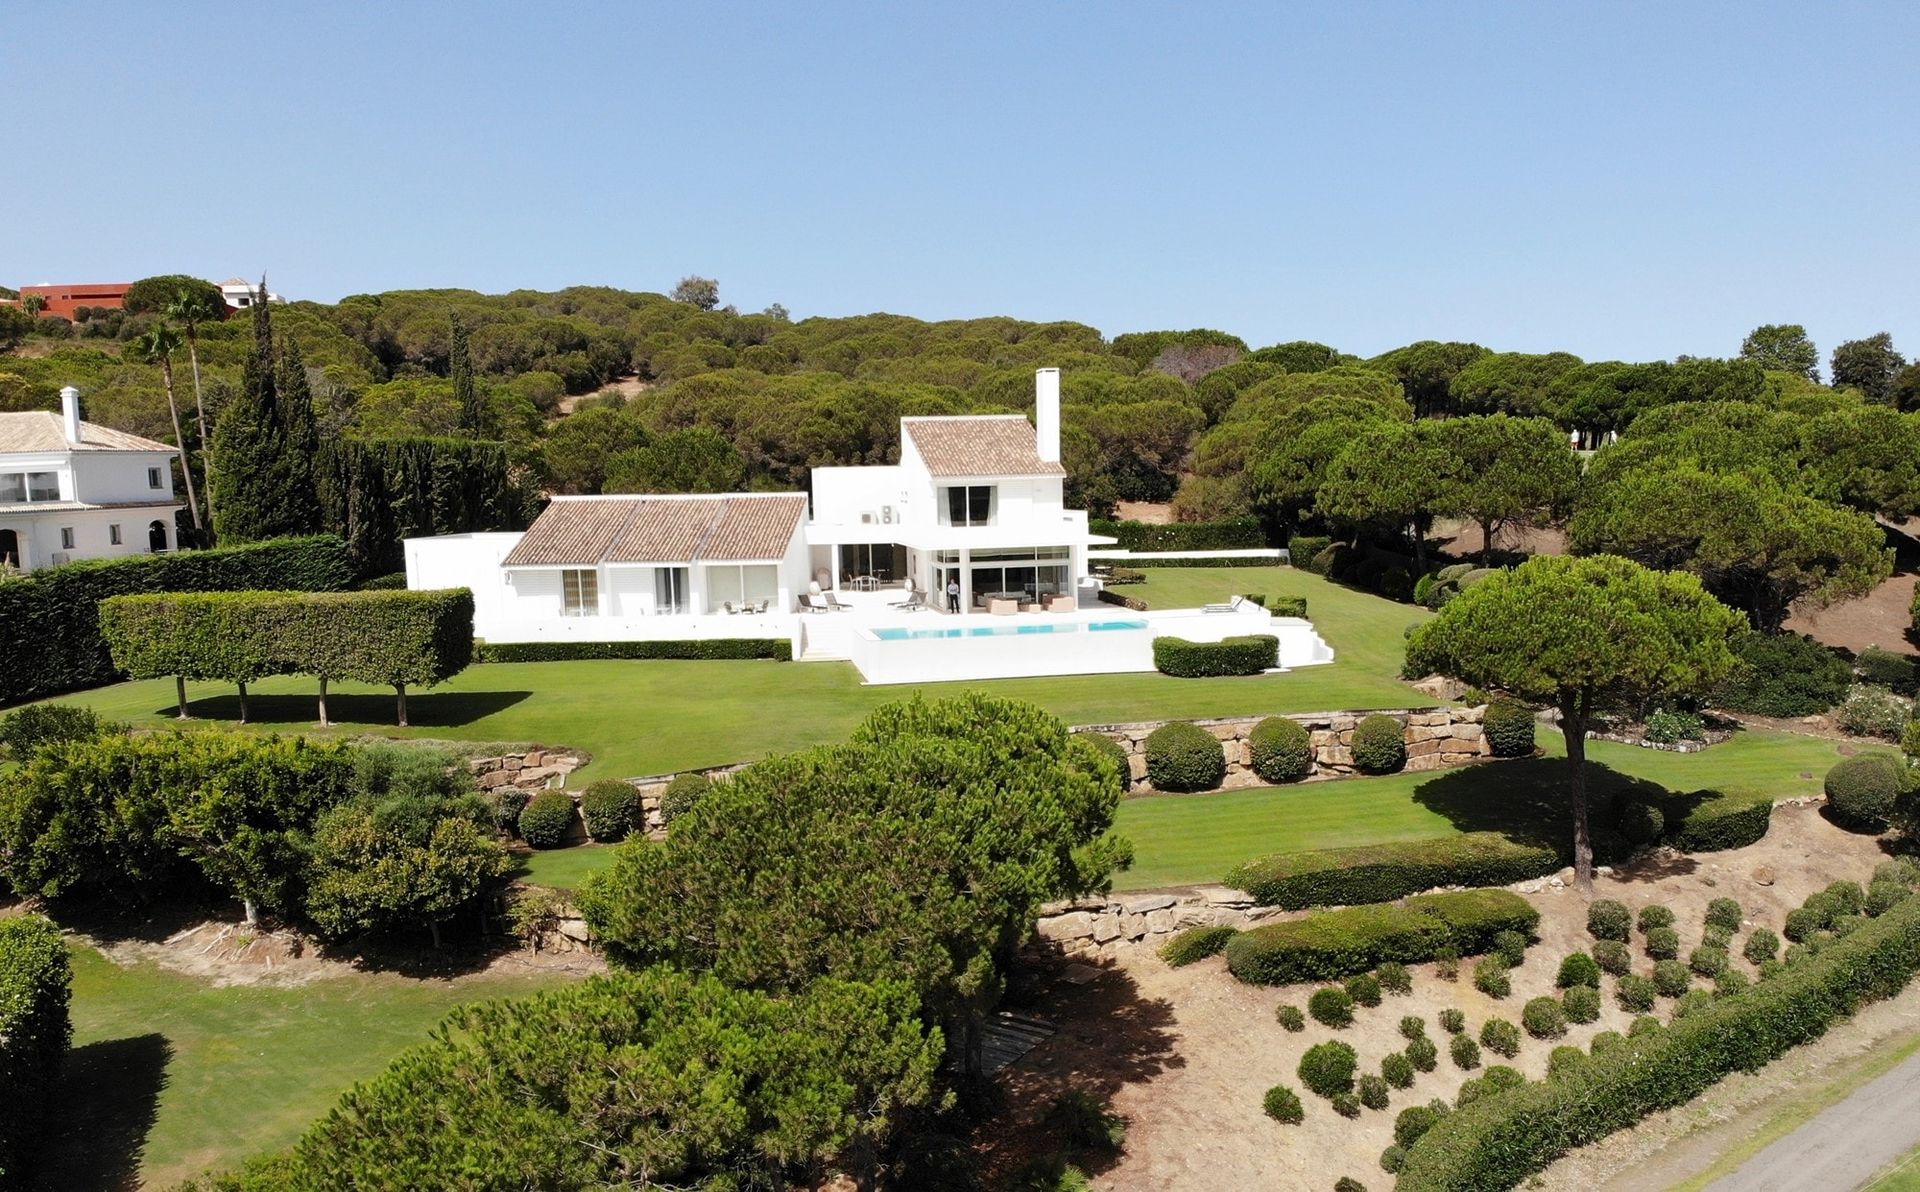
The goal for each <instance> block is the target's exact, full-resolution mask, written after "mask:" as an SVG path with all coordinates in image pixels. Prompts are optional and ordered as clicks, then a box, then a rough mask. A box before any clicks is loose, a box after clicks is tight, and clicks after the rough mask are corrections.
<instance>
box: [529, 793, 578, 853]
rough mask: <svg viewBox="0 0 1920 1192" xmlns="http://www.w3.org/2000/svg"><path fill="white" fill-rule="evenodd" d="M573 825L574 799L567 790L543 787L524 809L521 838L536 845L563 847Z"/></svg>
mask: <svg viewBox="0 0 1920 1192" xmlns="http://www.w3.org/2000/svg"><path fill="white" fill-rule="evenodd" d="M572 826H573V799H572V798H571V797H570V796H568V795H567V794H566V792H564V791H541V792H540V793H539V794H537V795H535V796H534V797H533V798H532V799H531V800H529V801H528V803H527V805H526V807H525V809H524V810H522V811H521V812H520V838H521V839H522V840H525V841H526V842H527V843H528V844H530V845H532V846H533V847H534V848H559V847H560V846H561V845H563V844H565V843H566V842H567V835H568V830H569V829H570V828H571V827H572Z"/></svg>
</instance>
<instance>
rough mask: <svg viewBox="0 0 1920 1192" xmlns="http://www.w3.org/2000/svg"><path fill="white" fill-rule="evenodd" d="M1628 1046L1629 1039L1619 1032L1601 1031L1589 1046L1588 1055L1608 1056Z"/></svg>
mask: <svg viewBox="0 0 1920 1192" xmlns="http://www.w3.org/2000/svg"><path fill="white" fill-rule="evenodd" d="M1626 1045H1627V1037H1626V1036H1625V1035H1623V1034H1621V1033H1620V1032H1619V1031H1601V1032H1600V1033H1599V1034H1597V1035H1595V1036H1594V1037H1593V1040H1592V1041H1591V1042H1590V1043H1588V1044H1587V1054H1588V1055H1608V1054H1610V1053H1612V1052H1615V1051H1618V1050H1620V1049H1621V1048H1622V1047H1625V1046H1626Z"/></svg>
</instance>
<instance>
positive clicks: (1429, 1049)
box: [1406, 1037, 1440, 1072]
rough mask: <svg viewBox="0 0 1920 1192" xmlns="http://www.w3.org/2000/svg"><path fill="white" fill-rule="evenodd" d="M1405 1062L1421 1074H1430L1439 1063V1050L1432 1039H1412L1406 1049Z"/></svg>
mask: <svg viewBox="0 0 1920 1192" xmlns="http://www.w3.org/2000/svg"><path fill="white" fill-rule="evenodd" d="M1406 1054H1407V1060H1408V1062H1409V1063H1411V1064H1412V1065H1413V1066H1414V1067H1415V1068H1417V1069H1418V1070H1420V1071H1422V1072H1431V1071H1433V1070H1434V1068H1435V1067H1437V1066H1438V1065H1439V1063H1440V1049H1439V1048H1438V1047H1436V1046H1434V1042H1433V1040H1432V1039H1428V1038H1424V1037H1423V1038H1419V1039H1414V1040H1412V1041H1411V1042H1409V1043H1408V1044H1407V1047H1406Z"/></svg>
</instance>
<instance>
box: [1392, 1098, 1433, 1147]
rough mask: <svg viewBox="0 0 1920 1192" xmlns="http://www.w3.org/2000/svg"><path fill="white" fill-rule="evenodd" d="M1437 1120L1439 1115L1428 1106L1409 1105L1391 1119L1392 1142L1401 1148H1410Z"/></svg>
mask: <svg viewBox="0 0 1920 1192" xmlns="http://www.w3.org/2000/svg"><path fill="white" fill-rule="evenodd" d="M1439 1120H1440V1115H1439V1114H1437V1113H1435V1112H1434V1111H1433V1110H1432V1109H1431V1108H1429V1107H1428V1106H1425V1105H1410V1106H1408V1107H1407V1108H1405V1109H1403V1110H1401V1111H1400V1114H1399V1116H1398V1117H1395V1118H1394V1119H1393V1140H1394V1142H1396V1143H1398V1144H1399V1145H1401V1146H1403V1147H1409V1146H1412V1145H1413V1144H1414V1143H1416V1142H1419V1141H1420V1136H1421V1135H1422V1134H1425V1133H1426V1132H1427V1131H1429V1130H1431V1129H1433V1124H1434V1123H1435V1122H1437V1121H1439Z"/></svg>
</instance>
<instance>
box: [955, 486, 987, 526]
mask: <svg viewBox="0 0 1920 1192" xmlns="http://www.w3.org/2000/svg"><path fill="white" fill-rule="evenodd" d="M942 511H943V512H944V513H945V514H946V517H945V519H944V520H945V522H946V524H947V525H950V526H990V525H992V524H993V485H991V484H972V485H967V484H955V485H949V486H948V487H947V499H946V504H945V505H944V506H943V510H942Z"/></svg>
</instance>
